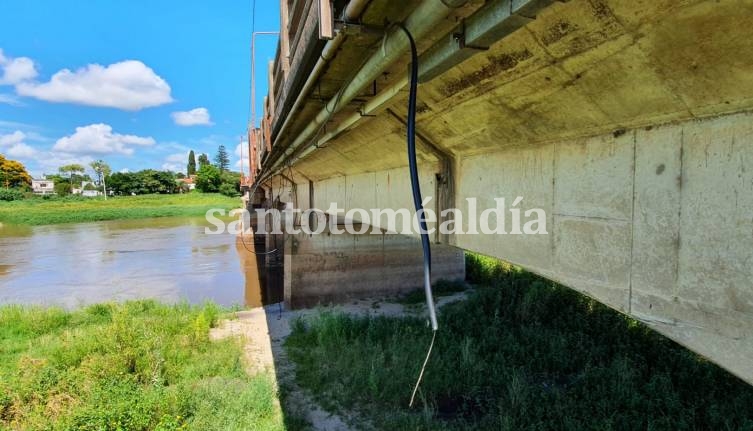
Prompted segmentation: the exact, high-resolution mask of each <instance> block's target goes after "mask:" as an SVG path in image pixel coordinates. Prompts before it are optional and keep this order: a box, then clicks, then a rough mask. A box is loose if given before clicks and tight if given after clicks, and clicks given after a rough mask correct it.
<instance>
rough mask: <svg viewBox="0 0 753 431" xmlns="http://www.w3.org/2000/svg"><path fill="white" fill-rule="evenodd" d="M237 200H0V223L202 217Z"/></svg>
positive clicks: (198, 195)
mask: <svg viewBox="0 0 753 431" xmlns="http://www.w3.org/2000/svg"><path fill="white" fill-rule="evenodd" d="M239 206H240V200H239V199H238V198H230V197H227V196H223V195H220V194H204V193H186V194H173V195H143V196H117V197H111V198H108V199H107V200H104V198H83V197H68V198H58V199H49V200H47V199H41V198H35V199H26V200H22V201H13V202H0V223H5V224H15V225H46V224H58V223H84V222H93V221H102V220H121V219H139V218H152V217H189V216H203V215H204V214H205V213H206V211H207V210H209V209H211V208H222V209H225V210H230V209H233V208H238V207H239Z"/></svg>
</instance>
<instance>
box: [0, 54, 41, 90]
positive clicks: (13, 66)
mask: <svg viewBox="0 0 753 431" xmlns="http://www.w3.org/2000/svg"><path fill="white" fill-rule="evenodd" d="M0 72H2V73H0V85H17V84H20V83H23V82H27V81H31V80H33V79H34V78H36V77H37V75H38V73H37V68H36V67H35V66H34V61H33V60H32V59H30V58H28V57H18V58H9V57H5V55H4V54H3V50H2V49H0Z"/></svg>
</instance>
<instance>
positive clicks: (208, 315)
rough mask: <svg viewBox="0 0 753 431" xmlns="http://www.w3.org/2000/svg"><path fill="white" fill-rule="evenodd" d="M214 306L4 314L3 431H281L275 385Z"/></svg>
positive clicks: (132, 305)
mask: <svg viewBox="0 0 753 431" xmlns="http://www.w3.org/2000/svg"><path fill="white" fill-rule="evenodd" d="M220 317H221V310H220V309H219V308H218V307H216V306H214V305H211V304H207V305H205V306H201V307H192V306H188V305H172V306H168V305H160V304H157V303H156V302H152V301H138V302H127V303H124V304H120V305H114V304H104V305H96V306H91V307H87V308H84V309H81V310H79V311H75V312H66V311H63V310H62V309H57V308H45V309H43V308H29V307H20V306H0V429H50V430H64V429H77V430H118V429H127V430H162V431H165V430H202V431H203V430H251V429H253V430H283V429H285V425H284V423H283V418H282V413H281V411H280V408H279V403H278V401H277V398H276V388H275V384H274V381H273V379H272V378H271V377H270V375H269V374H267V373H265V372H259V373H255V374H253V375H249V374H247V373H246V367H245V366H244V364H243V361H242V352H243V347H242V341H241V340H240V339H238V338H229V339H225V340H215V341H210V339H209V331H210V328H211V327H213V326H215V324H216V323H217V321H218V319H219V318H220Z"/></svg>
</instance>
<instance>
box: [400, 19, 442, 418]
mask: <svg viewBox="0 0 753 431" xmlns="http://www.w3.org/2000/svg"><path fill="white" fill-rule="evenodd" d="M399 26H400V28H402V29H403V31H404V32H405V35H406V36H407V37H408V40H409V41H410V50H411V68H410V95H409V96H408V136H407V141H408V166H409V169H410V180H411V190H412V192H413V205H414V206H415V207H416V215H417V217H418V225H419V228H420V229H421V232H420V234H421V246H422V248H423V254H424V291H425V293H426V306H427V308H428V309H429V320H430V321H431V329H432V337H431V344H430V345H429V351H428V352H427V353H426V359H425V360H424V363H423V366H422V367H421V373H420V374H419V375H418V381H417V382H416V386H415V388H414V389H413V394H412V395H411V398H410V404H409V406H410V407H413V401H414V400H415V398H416V392H417V391H418V388H419V386H420V385H421V379H422V378H423V376H424V371H425V370H426V364H428V362H429V358H430V357H431V351H432V349H433V347H434V340H435V339H436V336H437V329H439V324H438V323H437V313H436V310H435V308H434V295H433V294H432V290H431V243H430V241H429V232H428V229H427V226H426V214H425V212H424V205H423V198H422V197H421V185H420V184H419V181H418V162H417V161H416V98H417V94H418V50H417V49H416V41H415V40H414V39H413V35H412V34H411V32H410V31H409V30H408V28H406V27H405V26H404V25H402V24H399Z"/></svg>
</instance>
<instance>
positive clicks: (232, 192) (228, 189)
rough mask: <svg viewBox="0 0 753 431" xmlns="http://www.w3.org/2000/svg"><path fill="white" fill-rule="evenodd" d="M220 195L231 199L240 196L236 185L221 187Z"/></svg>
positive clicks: (226, 184) (223, 185) (225, 184)
mask: <svg viewBox="0 0 753 431" xmlns="http://www.w3.org/2000/svg"><path fill="white" fill-rule="evenodd" d="M220 193H222V194H223V195H225V196H229V197H231V198H232V197H238V196H240V193H239V192H238V189H236V188H235V186H234V185H232V184H228V183H224V184H222V185H221V186H220Z"/></svg>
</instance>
